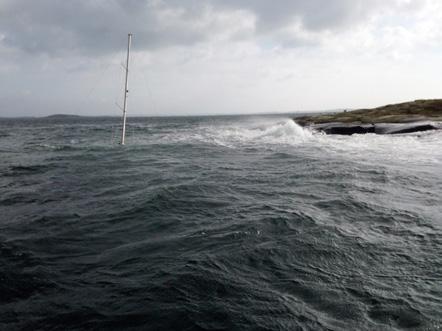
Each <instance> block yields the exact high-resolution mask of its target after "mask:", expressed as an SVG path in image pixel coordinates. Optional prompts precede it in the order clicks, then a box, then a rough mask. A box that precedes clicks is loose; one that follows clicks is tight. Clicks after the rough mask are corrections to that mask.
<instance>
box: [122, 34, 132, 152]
mask: <svg viewBox="0 0 442 331" xmlns="http://www.w3.org/2000/svg"><path fill="white" fill-rule="evenodd" d="M131 42H132V33H129V34H128V36H127V59H126V68H125V69H126V82H125V83H124V103H123V128H122V130H121V145H124V138H125V136H126V110H127V95H128V93H129V90H128V85H127V84H128V78H129V55H130V44H131Z"/></svg>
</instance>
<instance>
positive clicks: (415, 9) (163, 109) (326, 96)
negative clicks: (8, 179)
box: [0, 0, 442, 116]
mask: <svg viewBox="0 0 442 331" xmlns="http://www.w3.org/2000/svg"><path fill="white" fill-rule="evenodd" d="M128 32H132V33H133V34H134V39H133V56H132V59H131V60H132V63H131V69H132V71H131V74H130V82H129V85H130V99H129V110H128V112H129V115H176V114H178V115H187V114H230V113H260V112H266V113H272V112H293V111H310V110H323V109H337V108H360V107H372V106H378V105H383V104H387V103H393V102H400V101H408V100H414V99H420V98H441V97H442V1H440V0H275V1H270V0H69V1H67V0H0V116H23V115H31V116H39V115H48V114H53V113H71V114H81V115H119V114H120V110H119V109H118V107H117V106H116V105H115V103H120V104H121V103H122V90H123V77H124V76H123V69H122V67H121V63H122V62H123V61H124V58H125V52H126V42H127V33H128Z"/></svg>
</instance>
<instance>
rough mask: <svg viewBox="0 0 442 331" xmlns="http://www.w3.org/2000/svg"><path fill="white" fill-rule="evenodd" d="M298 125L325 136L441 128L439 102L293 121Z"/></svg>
mask: <svg viewBox="0 0 442 331" xmlns="http://www.w3.org/2000/svg"><path fill="white" fill-rule="evenodd" d="M294 121H295V122H296V123H298V124H299V125H301V126H304V127H310V128H312V129H315V130H318V131H322V132H325V133H327V134H342V135H352V134H356V133H358V134H362V133H378V134H399V133H411V132H420V131H428V130H438V129H441V128H442V99H434V100H416V101H412V102H404V103H399V104H393V105H387V106H383V107H378V108H373V109H358V110H353V111H343V112H339V113H331V114H320V115H313V116H301V117H296V118H294Z"/></svg>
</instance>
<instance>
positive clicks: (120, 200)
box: [0, 117, 442, 330]
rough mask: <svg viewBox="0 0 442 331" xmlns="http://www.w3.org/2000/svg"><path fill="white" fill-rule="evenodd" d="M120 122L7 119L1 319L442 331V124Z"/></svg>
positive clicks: (1, 184)
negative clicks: (348, 127)
mask: <svg viewBox="0 0 442 331" xmlns="http://www.w3.org/2000/svg"><path fill="white" fill-rule="evenodd" d="M115 121H116V119H103V118H102V119H94V118H90V119H85V118H79V119H73V120H72V119H71V120H67V119H65V120H48V119H47V120H18V119H16V120H1V121H0V190H1V191H0V208H1V213H0V329H5V330H15V329H60V330H64V329H105V330H108V329H131V328H132V329H143V330H401V329H410V330H441V329H442V255H441V254H442V237H441V235H442V147H441V143H442V134H441V132H429V133H425V134H422V135H403V136H373V135H365V136H352V137H337V136H335V137H331V136H323V135H316V134H314V135H312V134H311V133H309V132H306V131H303V130H302V129H301V128H300V127H298V126H296V125H295V124H294V123H293V122H292V121H290V120H289V119H288V118H282V117H279V118H278V117H212V118H210V117H208V118H163V119H160V118H157V119H131V120H130V127H129V130H128V131H129V137H128V145H127V146H125V147H124V148H122V147H120V146H118V145H116V144H114V145H112V144H111V138H112V130H113V129H112V128H113V126H114V124H113V123H114V122H115ZM115 123H116V122H115Z"/></svg>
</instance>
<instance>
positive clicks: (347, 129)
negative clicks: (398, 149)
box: [309, 122, 442, 136]
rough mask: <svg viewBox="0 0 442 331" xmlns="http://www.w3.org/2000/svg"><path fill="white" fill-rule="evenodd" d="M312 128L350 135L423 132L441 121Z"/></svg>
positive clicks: (337, 125)
mask: <svg viewBox="0 0 442 331" xmlns="http://www.w3.org/2000/svg"><path fill="white" fill-rule="evenodd" d="M309 127H310V128H312V129H313V130H316V131H321V132H324V133H326V134H338V135H346V136H350V135H353V134H365V133H376V134H403V133H413V132H424V131H429V130H439V129H441V128H442V125H441V123H432V122H416V123H403V124H398V123H378V124H359V123H326V124H314V125H311V126H309Z"/></svg>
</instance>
